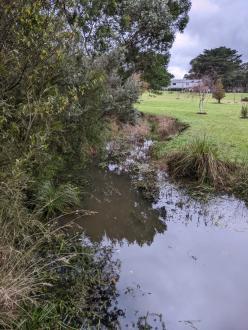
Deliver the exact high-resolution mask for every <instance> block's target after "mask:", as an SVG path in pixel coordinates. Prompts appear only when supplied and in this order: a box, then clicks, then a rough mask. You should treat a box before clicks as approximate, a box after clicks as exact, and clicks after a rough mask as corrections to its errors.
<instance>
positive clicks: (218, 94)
mask: <svg viewBox="0 0 248 330" xmlns="http://www.w3.org/2000/svg"><path fill="white" fill-rule="evenodd" d="M224 97H225V90H224V86H223V84H222V81H221V80H220V79H218V80H217V81H216V83H215V84H214V87H213V98H214V99H216V100H217V101H218V103H220V102H221V100H222V99H223V98H224Z"/></svg>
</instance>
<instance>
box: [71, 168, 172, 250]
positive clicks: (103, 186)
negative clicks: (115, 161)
mask: <svg viewBox="0 0 248 330" xmlns="http://www.w3.org/2000/svg"><path fill="white" fill-rule="evenodd" d="M91 175H92V188H91V191H90V197H89V198H88V200H87V209H88V210H93V211H96V212H97V214H95V215H91V216H86V217H81V218H79V219H77V220H76V222H77V223H78V224H79V225H80V226H82V227H83V228H84V230H85V233H86V235H87V236H89V237H90V238H91V239H92V240H94V241H96V242H100V241H102V240H103V238H105V237H107V238H108V239H110V240H111V241H112V242H119V243H121V242H122V241H127V242H128V243H129V244H132V243H137V244H138V245H139V246H142V245H144V244H147V245H151V244H152V243H153V241H154V237H155V235H156V234H159V233H160V234H161V233H163V232H164V231H166V224H165V222H164V221H162V220H161V219H160V218H159V216H158V211H156V210H153V209H152V207H151V206H150V205H149V204H148V203H147V202H146V201H144V200H142V199H141V198H140V196H139V194H138V193H137V192H136V191H134V190H133V189H132V188H131V185H130V181H129V179H128V178H127V177H125V176H117V175H115V174H110V173H107V172H106V173H105V172H102V171H99V170H97V169H96V170H95V171H94V173H91Z"/></svg>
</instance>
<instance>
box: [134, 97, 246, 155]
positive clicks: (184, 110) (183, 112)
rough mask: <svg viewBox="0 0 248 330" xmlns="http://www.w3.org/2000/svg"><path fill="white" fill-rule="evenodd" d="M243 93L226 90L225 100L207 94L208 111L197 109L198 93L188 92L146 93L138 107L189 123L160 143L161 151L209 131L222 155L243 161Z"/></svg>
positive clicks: (244, 146) (207, 133) (176, 146)
mask: <svg viewBox="0 0 248 330" xmlns="http://www.w3.org/2000/svg"><path fill="white" fill-rule="evenodd" d="M244 96H248V94H235V95H234V94H232V93H229V94H226V97H225V99H223V100H222V104H218V103H217V101H216V100H214V99H213V98H212V97H211V96H208V98H207V100H206V102H205V111H207V115H199V114H197V113H196V112H197V111H198V105H199V97H198V96H197V95H195V96H193V97H192V95H189V94H186V93H185V94H182V93H177V92H164V93H163V94H161V95H149V94H148V93H146V94H144V95H143V96H142V97H141V100H140V103H139V104H138V105H137V107H138V109H139V110H140V111H142V112H144V113H149V114H154V115H165V116H171V117H175V118H177V119H179V120H180V121H182V122H184V123H187V124H189V125H190V128H189V129H187V130H186V131H185V132H184V133H182V134H181V135H179V136H178V137H176V138H175V139H173V140H171V141H170V142H169V143H168V142H167V143H159V145H158V153H159V155H161V156H162V155H163V154H165V153H166V152H168V150H171V149H174V148H178V147H179V146H182V145H183V144H184V143H187V142H188V141H189V140H191V139H192V138H195V137H199V136H204V135H206V136H207V137H209V138H211V139H212V140H213V141H214V142H215V143H216V144H218V146H219V149H220V152H221V155H222V157H224V158H227V159H228V160H231V161H241V160H244V159H246V158H247V159H248V119H240V110H241V104H242V102H241V97H244Z"/></svg>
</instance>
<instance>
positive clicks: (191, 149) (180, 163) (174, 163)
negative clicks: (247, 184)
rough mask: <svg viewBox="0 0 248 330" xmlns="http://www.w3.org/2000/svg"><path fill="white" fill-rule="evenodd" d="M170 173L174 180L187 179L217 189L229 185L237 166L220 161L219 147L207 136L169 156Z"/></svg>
mask: <svg viewBox="0 0 248 330" xmlns="http://www.w3.org/2000/svg"><path fill="white" fill-rule="evenodd" d="M167 165H168V172H169V173H170V175H171V176H172V177H174V178H177V179H179V178H187V179H190V180H194V181H197V182H198V183H200V184H204V183H206V184H210V185H212V186H214V187H215V188H217V187H218V188H219V187H225V186H226V185H228V184H229V181H230V176H231V173H232V172H233V171H234V170H235V166H234V165H233V164H231V163H229V162H226V161H223V160H221V159H220V153H219V149H218V147H217V146H216V145H215V144H214V143H212V141H210V140H209V139H208V138H207V137H206V136H204V137H203V138H195V139H194V140H192V141H191V142H190V143H188V144H187V145H185V146H184V148H182V149H180V150H178V151H174V152H172V153H170V154H169V155H168V156H167Z"/></svg>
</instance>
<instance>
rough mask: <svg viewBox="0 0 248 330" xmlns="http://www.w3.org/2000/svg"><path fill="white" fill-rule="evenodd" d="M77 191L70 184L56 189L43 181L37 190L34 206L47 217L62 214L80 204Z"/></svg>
mask: <svg viewBox="0 0 248 330" xmlns="http://www.w3.org/2000/svg"><path fill="white" fill-rule="evenodd" d="M79 195H80V192H79V189H78V188H77V187H75V186H73V185H72V184H70V183H67V184H63V185H59V186H58V187H56V186H55V185H54V184H53V183H52V182H51V181H45V182H44V183H42V185H41V186H40V188H39V191H38V195H37V202H36V206H37V208H38V209H39V212H41V213H43V214H44V215H46V216H47V217H52V216H55V215H56V214H59V213H64V212H66V211H68V210H70V209H72V208H73V207H77V206H79V204H80V197H79Z"/></svg>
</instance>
